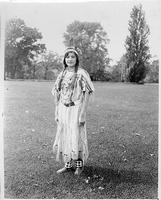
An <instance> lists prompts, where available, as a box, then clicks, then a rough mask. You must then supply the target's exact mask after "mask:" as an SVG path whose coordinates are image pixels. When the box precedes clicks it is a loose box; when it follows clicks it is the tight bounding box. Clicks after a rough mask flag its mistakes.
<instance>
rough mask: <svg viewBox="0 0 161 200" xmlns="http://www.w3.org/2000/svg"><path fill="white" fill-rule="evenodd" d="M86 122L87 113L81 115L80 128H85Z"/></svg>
mask: <svg viewBox="0 0 161 200" xmlns="http://www.w3.org/2000/svg"><path fill="white" fill-rule="evenodd" d="M85 120H86V115H85V113H80V116H79V125H80V126H84V124H85Z"/></svg>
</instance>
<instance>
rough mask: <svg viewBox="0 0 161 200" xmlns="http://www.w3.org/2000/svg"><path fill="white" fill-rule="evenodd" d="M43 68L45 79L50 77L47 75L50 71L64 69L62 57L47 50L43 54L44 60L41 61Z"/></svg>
mask: <svg viewBox="0 0 161 200" xmlns="http://www.w3.org/2000/svg"><path fill="white" fill-rule="evenodd" d="M41 64H42V66H43V69H44V79H48V78H47V77H48V76H47V75H48V72H49V71H50V72H51V71H53V70H55V69H56V70H57V71H58V72H59V71H61V70H62V67H63V66H62V58H61V57H60V56H59V55H58V54H57V53H53V52H51V51H49V52H45V53H44V54H43V55H42V62H41Z"/></svg>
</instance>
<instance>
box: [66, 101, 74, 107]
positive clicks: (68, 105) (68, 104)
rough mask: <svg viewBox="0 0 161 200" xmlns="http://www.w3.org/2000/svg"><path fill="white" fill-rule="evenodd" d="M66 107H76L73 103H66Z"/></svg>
mask: <svg viewBox="0 0 161 200" xmlns="http://www.w3.org/2000/svg"><path fill="white" fill-rule="evenodd" d="M64 105H65V106H66V107H70V106H75V103H74V102H73V101H71V102H70V103H64Z"/></svg>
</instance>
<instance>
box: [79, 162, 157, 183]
mask: <svg viewBox="0 0 161 200" xmlns="http://www.w3.org/2000/svg"><path fill="white" fill-rule="evenodd" d="M82 176H86V177H103V180H104V182H106V183H108V182H110V181H112V182H114V183H116V184H120V183H131V184H145V185H146V184H148V185H150V184H157V183H158V178H157V175H152V174H150V173H149V172H144V171H134V170H121V171H117V170H113V169H109V168H101V167H97V166H96V167H94V166H86V167H85V168H84V171H83V173H82Z"/></svg>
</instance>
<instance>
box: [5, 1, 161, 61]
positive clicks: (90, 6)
mask: <svg viewBox="0 0 161 200" xmlns="http://www.w3.org/2000/svg"><path fill="white" fill-rule="evenodd" d="M139 3H141V4H142V6H143V10H144V11H145V19H146V22H147V24H148V25H149V28H150V33H151V34H150V36H149V46H150V52H151V54H152V56H153V57H154V58H157V57H158V56H159V50H160V47H159V44H161V16H160V10H161V3H159V0H153V1H148V0H142V1H93V2H92V1H78V2H77V3H76V1H75V2H72V1H71V2H66V1H64V2H60V3H58V2H52V3H51V2H46V3H45V2H38V3H29V2H27V3H24V2H23V3H22V2H19V3H15V2H14V1H12V3H11V2H10V3H8V4H7V5H6V11H5V14H6V19H9V18H11V17H19V18H21V19H23V20H24V21H25V23H26V25H27V26H30V27H33V28H34V27H35V28H37V29H38V30H39V31H40V32H41V33H42V35H43V39H42V42H43V43H45V44H46V47H47V49H48V50H51V51H53V52H56V53H58V54H60V55H63V53H64V50H65V46H64V44H63V40H64V38H63V34H64V33H65V32H66V28H67V26H68V25H69V24H71V23H72V22H74V21H75V20H78V21H81V22H84V21H86V22H99V23H100V24H101V25H102V27H103V29H104V30H105V31H106V33H107V35H108V38H109V40H110V42H109V44H108V45H107V48H108V52H109V57H110V58H111V59H112V63H116V62H117V61H119V59H120V58H121V56H122V55H123V54H124V53H125V47H124V45H125V40H126V37H127V35H128V34H129V31H128V21H129V19H130V12H131V10H132V8H133V6H134V5H138V4H139Z"/></svg>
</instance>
